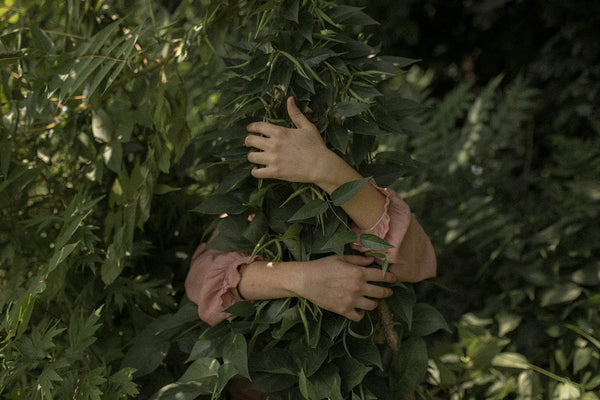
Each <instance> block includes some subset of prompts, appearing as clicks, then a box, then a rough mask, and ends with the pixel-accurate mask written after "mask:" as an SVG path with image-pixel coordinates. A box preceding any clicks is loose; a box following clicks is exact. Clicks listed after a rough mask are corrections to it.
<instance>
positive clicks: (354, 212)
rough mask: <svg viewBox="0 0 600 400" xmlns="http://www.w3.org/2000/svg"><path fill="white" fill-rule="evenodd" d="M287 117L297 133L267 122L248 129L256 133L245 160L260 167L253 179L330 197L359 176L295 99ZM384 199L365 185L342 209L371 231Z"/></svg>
mask: <svg viewBox="0 0 600 400" xmlns="http://www.w3.org/2000/svg"><path fill="white" fill-rule="evenodd" d="M287 108H288V114H289V115H290V118H291V119H292V121H293V122H294V124H295V125H296V127H297V128H296V129H290V128H284V127H281V126H278V125H274V124H269V123H266V122H254V123H251V124H250V125H248V131H249V132H253V133H259V134H261V135H262V136H258V135H249V136H248V137H246V141H245V143H246V146H251V147H255V148H257V149H259V150H262V151H260V152H251V153H250V154H249V155H248V160H249V161H250V162H253V163H255V164H261V165H263V167H262V168H258V167H256V168H254V169H253V170H252V175H253V176H254V177H256V178H273V179H281V180H284V181H289V182H310V183H314V184H316V185H318V186H319V187H321V188H322V189H323V190H324V191H325V192H327V193H329V194H331V193H332V192H333V191H334V190H335V189H337V188H338V187H339V186H340V185H342V184H344V183H346V182H350V181H353V180H356V179H361V178H362V176H361V175H360V174H359V173H358V172H356V171H355V170H354V169H353V168H352V167H351V166H350V165H348V163H346V162H345V161H344V160H343V159H341V158H340V157H338V156H337V155H336V154H335V153H334V152H332V151H331V150H329V149H328V148H327V146H326V145H325V142H323V139H322V138H321V134H320V133H319V130H318V129H317V127H316V126H315V125H314V124H313V123H312V122H310V121H309V120H308V118H306V116H305V115H304V114H302V112H301V111H300V109H298V107H297V106H296V103H295V102H294V98H293V97H290V98H288V101H287ZM384 205H385V196H384V195H383V194H381V193H380V192H379V191H378V190H377V189H376V188H374V187H373V186H372V185H365V186H363V188H362V189H361V190H360V191H359V192H358V193H357V194H356V195H355V196H354V197H353V198H352V199H350V200H349V201H348V202H346V203H345V204H343V205H342V208H343V209H344V211H345V212H346V214H348V216H349V217H350V218H351V219H352V220H353V221H354V223H356V225H358V226H359V227H360V228H361V229H369V228H371V227H373V226H374V225H375V224H376V223H377V221H379V219H380V218H381V215H382V214H383V212H384Z"/></svg>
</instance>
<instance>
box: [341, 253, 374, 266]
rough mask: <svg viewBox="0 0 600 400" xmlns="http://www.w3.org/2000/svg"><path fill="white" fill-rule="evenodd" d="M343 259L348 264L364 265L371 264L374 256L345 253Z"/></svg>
mask: <svg viewBox="0 0 600 400" xmlns="http://www.w3.org/2000/svg"><path fill="white" fill-rule="evenodd" d="M344 261H345V262H347V263H348V264H354V265H360V266H363V267H366V266H367V265H371V264H373V261H375V258H374V257H372V256H359V255H345V256H344Z"/></svg>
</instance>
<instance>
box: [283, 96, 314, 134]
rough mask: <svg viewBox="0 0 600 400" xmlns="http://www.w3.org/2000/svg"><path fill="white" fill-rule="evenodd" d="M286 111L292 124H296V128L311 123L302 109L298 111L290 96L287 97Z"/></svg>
mask: <svg viewBox="0 0 600 400" xmlns="http://www.w3.org/2000/svg"><path fill="white" fill-rule="evenodd" d="M287 112H288V115H289V116H290V118H291V119H292V122H293V123H294V125H296V128H299V129H302V128H305V127H307V126H309V125H311V124H312V123H311V122H310V121H309V120H308V118H306V116H305V115H304V114H303V113H302V111H300V109H299V108H298V106H297V105H296V101H295V100H294V98H293V97H292V96H290V97H288V99H287Z"/></svg>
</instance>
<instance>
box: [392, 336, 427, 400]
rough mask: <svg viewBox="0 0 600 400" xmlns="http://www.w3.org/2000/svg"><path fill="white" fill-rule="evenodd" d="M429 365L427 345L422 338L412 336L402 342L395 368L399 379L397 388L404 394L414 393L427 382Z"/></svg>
mask: <svg viewBox="0 0 600 400" xmlns="http://www.w3.org/2000/svg"><path fill="white" fill-rule="evenodd" d="M427 363H428V355H427V345H426V344H425V341H424V340H423V339H422V338H420V337H417V336H410V337H409V338H408V339H406V340H405V341H403V342H402V345H401V346H400V349H399V351H398V353H397V354H396V356H395V359H394V361H393V366H394V372H395V374H396V378H397V379H398V384H397V387H399V388H400V389H401V391H402V393H403V394H405V395H406V394H409V393H411V392H413V391H414V390H415V389H416V388H417V386H418V385H419V384H420V383H421V382H423V381H424V380H425V377H426V375H427Z"/></svg>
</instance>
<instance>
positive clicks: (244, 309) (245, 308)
mask: <svg viewBox="0 0 600 400" xmlns="http://www.w3.org/2000/svg"><path fill="white" fill-rule="evenodd" d="M255 311H256V310H255V309H254V305H253V304H252V303H250V302H249V301H239V302H237V303H235V304H233V305H231V306H229V307H228V308H227V309H226V310H225V312H228V313H230V314H232V315H235V316H236V317H243V318H245V317H249V316H251V315H252V314H254V312H255Z"/></svg>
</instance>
